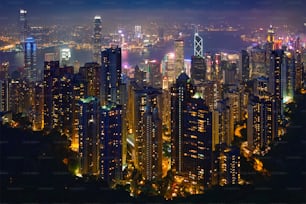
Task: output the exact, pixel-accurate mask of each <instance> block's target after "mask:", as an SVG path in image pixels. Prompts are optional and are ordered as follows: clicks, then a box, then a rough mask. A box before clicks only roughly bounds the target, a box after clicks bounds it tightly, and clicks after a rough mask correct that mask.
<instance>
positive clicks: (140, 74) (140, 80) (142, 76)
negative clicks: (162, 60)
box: [134, 65, 146, 86]
mask: <svg viewBox="0 0 306 204" xmlns="http://www.w3.org/2000/svg"><path fill="white" fill-rule="evenodd" d="M134 80H135V82H136V83H137V84H138V85H139V86H144V85H145V83H146V73H145V72H144V71H143V70H141V69H140V68H139V66H138V65H136V66H135V71H134Z"/></svg>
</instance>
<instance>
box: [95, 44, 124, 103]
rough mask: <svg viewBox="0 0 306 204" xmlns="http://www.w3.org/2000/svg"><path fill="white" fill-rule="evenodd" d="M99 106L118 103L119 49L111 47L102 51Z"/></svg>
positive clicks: (119, 81) (119, 77) (119, 80)
mask: <svg viewBox="0 0 306 204" xmlns="http://www.w3.org/2000/svg"><path fill="white" fill-rule="evenodd" d="M101 63H102V67H101V81H100V82H101V88H100V97H101V105H106V104H107V103H109V102H111V103H115V104H119V103H120V85H121V48H119V47H118V46H112V47H111V48H107V49H105V50H104V51H102V59H101Z"/></svg>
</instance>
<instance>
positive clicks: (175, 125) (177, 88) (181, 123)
mask: <svg viewBox="0 0 306 204" xmlns="http://www.w3.org/2000/svg"><path fill="white" fill-rule="evenodd" d="M194 93H195V88H194V86H193V84H192V83H191V80H190V78H189V77H188V76H187V74H185V73H182V74H180V75H179V77H178V78H177V80H176V83H175V84H174V85H173V86H172V87H171V136H172V150H171V152H172V157H171V160H172V161H171V163H172V166H173V167H174V168H175V169H176V171H177V172H182V171H183V170H184V169H183V148H184V147H183V140H184V129H185V128H184V127H185V125H186V123H187V121H186V118H184V111H185V110H186V103H187V101H188V100H190V99H191V97H192V96H193V95H194Z"/></svg>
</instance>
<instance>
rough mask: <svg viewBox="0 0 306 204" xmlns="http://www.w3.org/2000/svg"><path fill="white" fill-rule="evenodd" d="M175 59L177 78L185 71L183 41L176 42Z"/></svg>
mask: <svg viewBox="0 0 306 204" xmlns="http://www.w3.org/2000/svg"><path fill="white" fill-rule="evenodd" d="M174 57H175V63H174V64H175V65H174V72H175V78H177V77H178V76H179V75H180V74H181V73H182V72H183V71H184V41H183V40H182V39H178V40H175V41H174Z"/></svg>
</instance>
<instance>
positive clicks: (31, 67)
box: [24, 37, 38, 82]
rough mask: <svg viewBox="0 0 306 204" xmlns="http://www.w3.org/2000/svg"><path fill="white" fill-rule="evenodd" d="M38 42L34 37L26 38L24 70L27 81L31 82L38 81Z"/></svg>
mask: <svg viewBox="0 0 306 204" xmlns="http://www.w3.org/2000/svg"><path fill="white" fill-rule="evenodd" d="M36 49H37V48H36V42H35V39H34V38H32V37H28V38H26V40H25V42H24V69H25V73H26V79H27V80H28V81H30V82H35V81H37V80H38V77H37V69H36Z"/></svg>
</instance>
